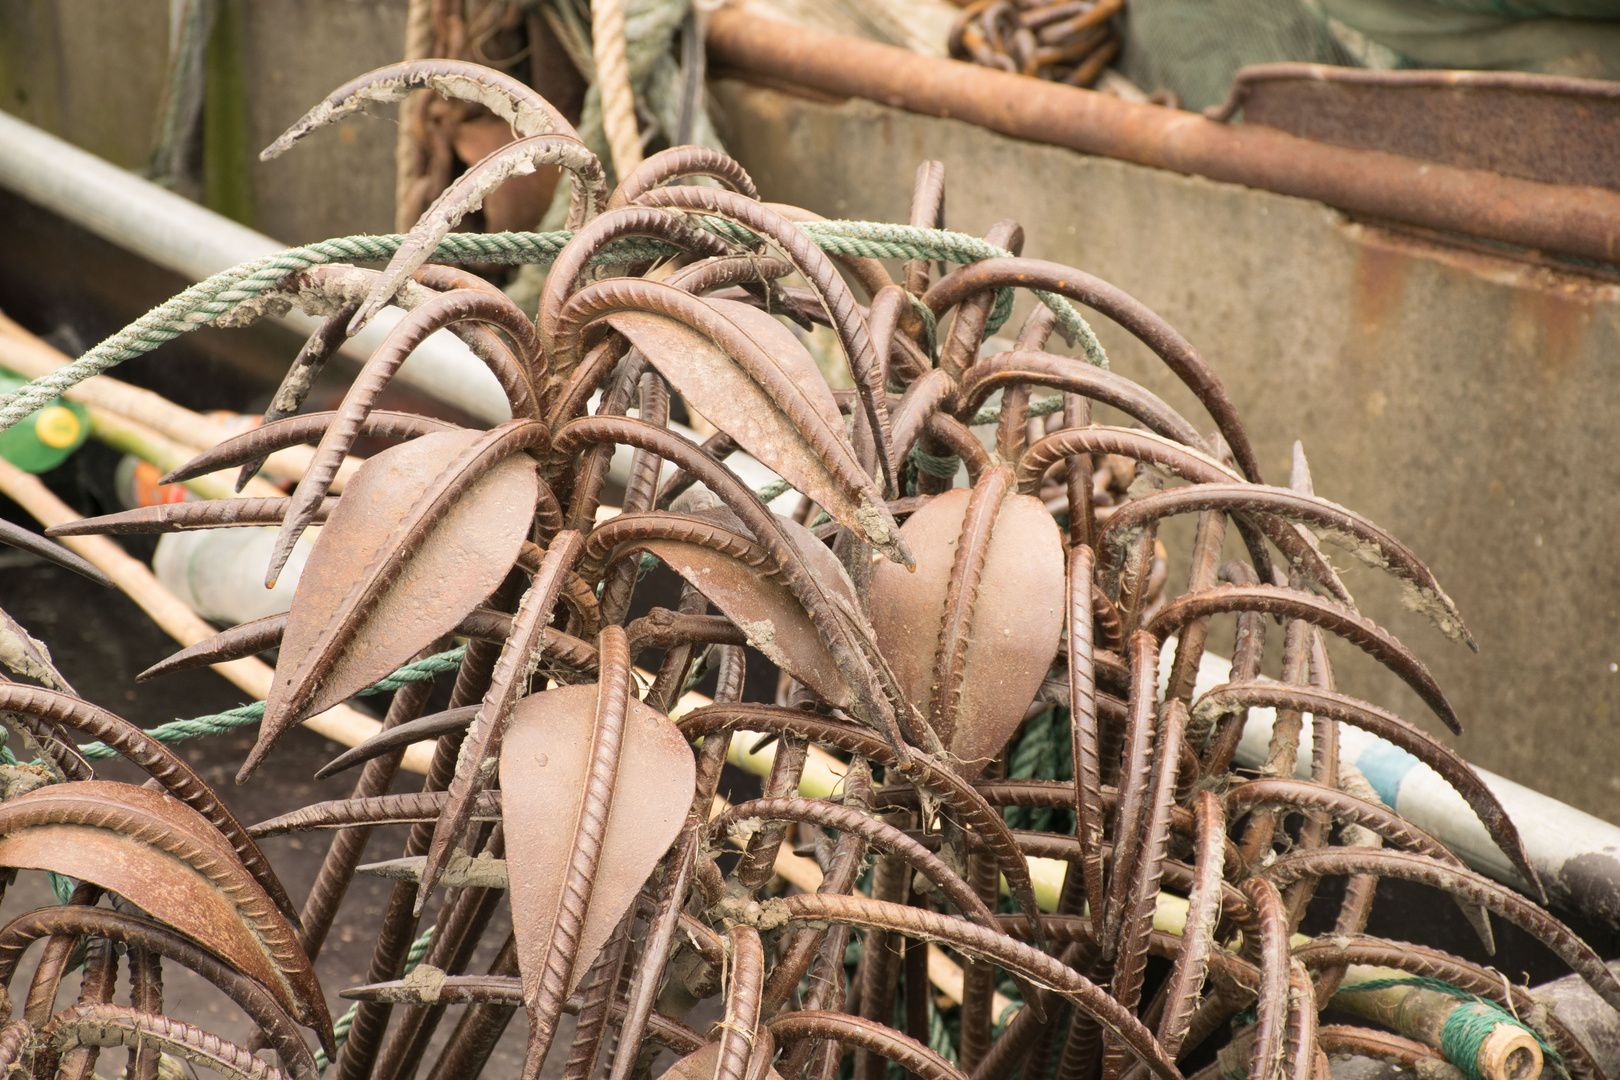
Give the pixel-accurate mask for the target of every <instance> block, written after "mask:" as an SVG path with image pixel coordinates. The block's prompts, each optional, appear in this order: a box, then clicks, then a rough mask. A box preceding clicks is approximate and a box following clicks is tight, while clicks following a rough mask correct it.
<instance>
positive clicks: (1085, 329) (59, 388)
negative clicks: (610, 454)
mask: <svg viewBox="0 0 1620 1080" xmlns="http://www.w3.org/2000/svg"><path fill="white" fill-rule="evenodd" d="M704 220H705V222H706V223H707V224H708V225H709V227H710V228H711V229H713V230H714V231H715V232H716V233H719V234H721V235H725V236H729V237H733V238H735V239H739V240H748V239H757V237H754V234H753V233H751V232H749V231H748V230H747V229H744V228H742V227H741V226H738V225H734V224H733V223H731V222H726V221H723V220H720V219H716V218H705V219H704ZM800 227H801V228H802V229H804V231H805V232H807V233H808V234H809V235H810V237H811V239H813V240H814V241H815V242H816V245H817V246H818V247H820V248H821V249H822V250H823V251H826V252H829V253H831V254H835V255H854V256H860V257H863V258H893V259H914V258H921V259H944V260H947V261H951V262H958V263H970V262H975V261H978V260H980V259H986V258H999V257H1005V256H1007V255H1009V254H1010V253H1009V252H1007V251H1004V250H1002V249H1001V248H998V247H996V246H995V245H994V244H987V243H985V242H984V241H983V240H980V239H979V238H977V237H974V236H968V235H967V234H966V233H957V232H950V231H949V230H946V229H922V228H917V227H914V226H910V225H887V224H884V223H881V222H873V221H815V222H806V223H804V224H803V225H801V226H800ZM572 238H573V234H572V233H569V232H565V231H560V232H549V233H528V232H508V233H451V234H450V235H448V236H446V237H445V238H444V239H443V240H441V241H440V242H439V246H438V248H437V249H436V250H435V251H434V253H433V256H432V261H435V262H496V263H549V262H552V261H554V260H555V259H556V257H557V254H558V252H560V251H561V250H562V249H563V246H564V245H566V244H567V243H568V241H569V240H571V239H572ZM403 240H404V236H402V235H400V234H397V233H396V234H390V235H384V236H344V237H338V238H336V239H333V240H322V241H320V242H318V243H314V244H306V245H304V246H303V247H296V248H289V249H288V250H286V251H283V252H280V253H278V254H276V255H268V256H264V257H263V258H259V259H252V260H250V261H248V262H245V263H242V264H241V265H239V266H233V267H231V268H230V269H228V270H221V271H220V272H219V273H217V274H214V275H213V276H212V277H210V278H208V279H207V280H205V281H200V282H198V283H197V284H195V285H193V286H191V287H190V288H188V289H186V290H185V291H183V292H181V293H180V294H179V295H177V296H174V297H172V298H170V299H169V300H167V301H165V302H164V303H162V304H159V305H158V306H157V307H155V308H153V309H152V310H151V311H148V312H147V313H146V314H144V315H142V316H141V317H140V318H138V319H136V320H135V321H134V322H132V323H130V324H129V325H128V326H126V327H124V328H123V329H122V330H119V331H118V332H117V333H115V334H113V335H112V336H111V337H109V338H107V339H106V340H105V341H103V342H101V343H100V344H99V345H97V346H96V347H95V348H93V349H91V350H90V351H89V352H87V353H85V354H84V355H83V356H81V357H79V358H78V359H77V360H75V361H73V362H72V363H70V364H65V365H63V366H62V367H60V368H58V369H56V370H55V371H53V372H51V373H50V374H48V375H42V376H40V377H39V378H37V379H35V380H34V381H33V382H30V383H29V384H28V385H26V386H24V387H22V388H20V389H19V390H17V391H16V392H14V393H12V394H9V395H7V396H6V397H4V398H0V431H4V430H5V429H7V428H9V427H11V426H12V425H13V424H16V423H17V422H18V421H20V420H22V419H23V418H24V417H27V416H29V415H30V414H32V413H34V412H35V411H37V410H39V409H41V408H44V407H45V406H46V405H48V404H50V402H51V401H52V400H53V399H55V398H57V397H59V396H60V395H61V394H62V393H63V392H64V391H66V390H68V389H70V388H72V387H74V386H77V385H78V384H79V383H81V382H83V381H84V380H86V379H88V378H91V377H92V376H95V375H100V374H102V373H103V372H105V371H108V370H110V369H111V368H114V367H116V366H117V365H118V364H120V363H122V362H123V361H125V360H130V359H133V358H135V357H137V356H143V355H145V354H146V353H149V352H151V351H152V350H153V349H155V348H157V347H158V346H159V345H162V344H163V343H164V342H166V341H172V340H173V339H175V338H177V337H179V336H180V335H181V334H183V333H185V332H187V331H189V330H195V329H196V328H197V327H199V326H206V325H208V324H210V323H213V322H215V321H216V320H218V319H219V318H220V317H221V316H223V315H227V314H229V313H230V312H231V311H233V310H235V309H236V308H237V307H238V306H239V305H240V304H242V303H243V302H244V301H247V300H251V299H253V298H254V297H256V296H258V295H259V294H261V293H263V292H264V291H265V290H267V289H272V288H275V287H276V286H278V285H279V284H280V283H281V282H282V281H283V279H285V278H286V277H287V275H289V274H294V273H297V272H298V271H300V270H307V269H309V268H310V267H312V266H320V265H324V264H327V263H334V262H377V261H383V260H387V259H389V258H392V257H393V254H394V252H395V251H397V250H398V249H399V245H400V244H401V242H402V241H403ZM672 250H673V249H672V248H670V247H669V246H668V245H665V244H662V243H658V242H654V241H646V240H635V239H630V240H622V241H619V242H617V243H615V244H613V245H611V246H610V247H608V248H607V249H605V250H604V251H602V252H600V253H598V255H597V256H596V257H595V258H594V259H592V260H591V262H592V263H593V264H595V263H616V264H620V265H622V264H624V263H626V262H639V261H644V260H648V259H656V258H660V257H662V256H664V255H667V254H669V253H670V252H671V251H672ZM1033 291H1034V292H1035V295H1036V296H1037V297H1039V298H1040V300H1041V301H1042V302H1043V303H1045V304H1046V305H1047V306H1048V307H1050V308H1051V309H1052V311H1053V312H1054V313H1055V314H1056V315H1057V316H1058V321H1059V323H1060V324H1061V325H1062V326H1063V328H1064V330H1065V332H1066V333H1067V334H1069V335H1070V337H1071V338H1072V339H1073V340H1074V341H1076V342H1077V343H1078V344H1079V345H1080V347H1081V348H1082V350H1083V351H1084V352H1085V354H1086V358H1087V359H1088V360H1089V361H1091V362H1092V363H1093V364H1096V365H1098V366H1099V367H1107V366H1108V357H1107V354H1106V353H1104V351H1103V348H1102V345H1101V344H1100V343H1099V342H1098V341H1097V338H1096V335H1095V334H1093V333H1092V332H1091V327H1090V326H1088V325H1087V324H1086V321H1085V320H1084V319H1082V318H1081V317H1080V314H1079V312H1077V311H1076V310H1075V309H1074V306H1073V305H1072V304H1070V303H1069V302H1068V301H1067V300H1065V299H1064V298H1063V297H1061V296H1058V295H1056V294H1055V293H1049V292H1044V291H1041V290H1033ZM1011 311H1012V290H1011V289H1003V290H1001V294H1000V295H999V296H998V297H997V299H996V307H995V310H994V311H993V312H992V317H991V319H990V322H989V324H987V326H986V328H985V332H986V334H990V333H994V332H995V330H996V329H998V328H999V327H1000V325H1001V324H1002V322H1005V320H1006V317H1007V315H1009V314H1010V313H1011ZM998 319H999V321H998Z"/></svg>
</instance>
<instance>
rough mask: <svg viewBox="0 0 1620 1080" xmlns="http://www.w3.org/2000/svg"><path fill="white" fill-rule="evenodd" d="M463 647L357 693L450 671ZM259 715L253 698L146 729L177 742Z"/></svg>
mask: <svg viewBox="0 0 1620 1080" xmlns="http://www.w3.org/2000/svg"><path fill="white" fill-rule="evenodd" d="M463 651H464V650H463V649H460V648H456V649H451V650H449V651H448V652H442V653H435V654H434V655H432V656H428V657H424V658H423V659H421V660H416V661H413V662H412V663H409V664H406V665H405V666H404V667H402V668H400V669H399V670H398V671H396V672H394V673H393V674H392V675H389V676H387V677H385V678H383V679H379V680H378V681H377V682H375V683H373V684H371V685H370V686H368V687H366V688H365V689H364V690H362V691H360V696H362V697H364V696H369V695H371V694H386V693H388V692H390V691H393V690H398V689H399V688H400V687H402V686H408V685H410V684H411V683H416V682H423V681H425V680H427V679H432V678H435V677H437V676H439V675H441V674H443V673H444V672H446V671H454V670H455V669H456V668H458V667H460V666H461V655H462V652H463ZM263 719H264V702H262V701H253V702H249V703H248V704H246V705H239V706H237V707H236V708H234V709H230V710H227V711H226V712H222V713H214V714H212V715H210V716H196V717H193V718H192V719H190V720H172V721H170V722H169V723H167V724H159V725H158V726H157V727H155V728H148V729H147V731H146V733H147V734H148V735H150V736H152V738H154V739H156V740H158V741H159V742H164V743H177V742H185V741H186V740H188V739H199V738H202V737H203V736H205V735H223V734H224V733H225V732H227V731H235V730H236V729H237V728H241V727H250V726H252V725H253V724H257V723H258V722H259V721H261V720H263ZM79 753H81V754H83V755H84V757H85V758H86V759H87V760H89V761H99V760H103V759H106V758H115V757H118V756H119V754H118V751H116V750H114V749H113V748H112V747H110V746H108V745H107V744H106V743H103V742H93V743H82V744H80V746H79Z"/></svg>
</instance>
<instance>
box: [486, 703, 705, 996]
mask: <svg viewBox="0 0 1620 1080" xmlns="http://www.w3.org/2000/svg"><path fill="white" fill-rule="evenodd" d="M597 693H598V691H597V687H596V686H567V687H560V688H558V689H556V690H548V691H546V692H545V693H542V694H535V695H532V696H530V697H527V698H525V699H524V700H523V701H522V702H520V703H519V705H518V707H517V709H516V711H515V712H514V714H513V717H512V724H511V727H510V729H509V730H508V731H507V733H506V738H505V740H504V742H503V743H502V748H501V789H502V792H503V800H502V804H501V819H502V821H503V822H505V823H506V827H507V830H508V840H507V852H508V866H509V867H510V868H511V870H510V874H511V881H512V893H513V896H514V898H515V901H516V903H517V904H518V905H520V907H519V913H518V914H517V915H516V917H515V919H514V924H515V926H516V927H517V933H518V942H519V955H520V957H531V958H534V959H538V958H539V950H540V949H541V947H542V946H543V944H544V943H545V942H546V941H547V940H548V939H549V938H550V936H551V934H552V932H553V930H552V927H553V926H554V925H555V922H556V918H557V910H558V907H557V905H558V904H559V903H560V902H561V901H560V899H559V897H558V889H559V887H560V886H561V884H562V882H563V878H564V876H565V874H564V871H565V869H566V867H567V865H568V863H569V860H570V859H571V858H572V856H573V852H574V830H573V828H572V827H571V826H572V823H573V822H574V821H575V820H576V819H577V818H578V817H579V815H580V813H581V810H580V808H579V807H580V799H581V796H582V795H583V792H584V780H585V777H586V776H587V772H588V768H587V766H588V759H589V756H590V750H591V746H592V739H591V732H592V728H593V722H594V717H595V713H596V708H597ZM623 724H624V733H623V740H624V746H623V749H622V751H620V758H619V763H618V772H617V779H616V780H615V781H614V785H615V787H617V788H621V789H622V790H623V791H624V792H625V797H624V798H615V799H614V800H613V802H612V808H611V810H610V811H609V812H608V815H607V818H606V821H605V822H604V823H602V824H603V825H604V826H605V829H604V832H603V834H602V839H601V850H602V853H601V861H600V862H599V863H598V865H597V869H596V873H595V875H594V877H593V880H592V887H591V893H590V901H589V908H588V911H587V913H586V915H585V919H584V923H583V925H581V926H580V927H578V928H577V929H576V930H575V933H576V934H577V935H578V944H577V946H576V947H577V949H578V954H579V956H580V958H581V961H582V962H581V963H576V964H575V965H574V975H573V976H571V977H570V978H571V981H572V982H573V983H576V984H577V982H578V979H579V978H581V977H583V976H584V973H585V969H586V968H587V967H588V966H589V965H590V962H591V961H592V960H594V959H595V958H596V954H597V953H598V952H599V951H600V950H601V947H602V944H603V942H605V941H606V940H607V938H608V935H609V934H610V933H611V932H612V930H613V927H614V925H615V924H617V923H618V921H619V918H620V916H621V915H622V914H623V913H624V911H625V909H626V908H627V907H628V906H629V904H630V902H631V901H632V900H633V899H634V898H635V894H636V892H637V891H638V890H639V889H640V888H641V884H642V882H644V881H645V880H646V879H647V875H648V874H649V873H651V872H652V869H653V867H655V866H656V865H657V864H658V861H659V859H660V858H661V857H662V856H663V854H664V851H665V850H666V849H667V848H668V847H669V845H670V844H671V843H673V842H674V840H675V835H676V833H678V832H679V831H680V827H681V823H682V822H683V821H684V820H685V817H686V811H687V808H688V807H689V806H690V805H691V802H692V787H693V784H694V783H695V771H694V766H693V761H692V753H691V751H690V750H689V749H688V748H687V746H686V740H685V739H683V738H681V735H680V732H679V731H678V730H677V729H676V728H675V726H674V725H673V724H672V723H670V721H669V718H668V717H666V716H664V715H663V714H662V713H659V712H657V711H656V710H653V709H650V708H647V707H646V706H644V705H642V704H641V703H640V702H635V701H632V702H630V703H629V706H628V713H627V715H626V717H625V719H624V721H623ZM520 967H522V968H523V974H524V983H525V992H524V996H525V999H526V1000H529V1001H533V1000H534V997H535V994H536V993H537V986H538V982H539V980H540V978H541V975H542V972H541V971H538V970H535V969H533V968H531V967H529V966H528V965H527V964H525V963H524V962H523V960H522V959H520ZM569 989H572V986H570V987H569ZM564 996H565V997H566V996H567V991H566V990H565V991H564Z"/></svg>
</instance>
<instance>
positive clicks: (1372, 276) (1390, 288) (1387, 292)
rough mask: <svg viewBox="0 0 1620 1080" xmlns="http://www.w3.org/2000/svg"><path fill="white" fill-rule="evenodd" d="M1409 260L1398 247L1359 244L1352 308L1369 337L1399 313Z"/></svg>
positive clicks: (1363, 330) (1404, 290)
mask: <svg viewBox="0 0 1620 1080" xmlns="http://www.w3.org/2000/svg"><path fill="white" fill-rule="evenodd" d="M1410 261H1411V257H1410V256H1409V255H1408V254H1407V253H1406V252H1404V251H1401V250H1400V249H1398V248H1393V247H1386V246H1384V245H1382V244H1362V246H1361V261H1360V262H1359V263H1358V264H1357V265H1356V311H1357V313H1358V314H1359V316H1360V319H1361V329H1362V332H1363V333H1364V334H1366V335H1368V336H1369V337H1370V336H1372V335H1374V334H1376V333H1378V332H1379V331H1380V330H1381V329H1383V327H1384V324H1385V322H1386V321H1387V320H1388V319H1389V318H1390V317H1391V316H1393V315H1397V314H1399V313H1400V306H1401V297H1402V296H1403V295H1404V293H1405V292H1406V268H1407V264H1408V263H1409V262H1410Z"/></svg>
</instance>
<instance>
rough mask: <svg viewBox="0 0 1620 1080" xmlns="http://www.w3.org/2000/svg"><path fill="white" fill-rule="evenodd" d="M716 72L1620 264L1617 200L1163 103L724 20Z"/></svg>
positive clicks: (717, 35) (716, 31) (731, 13)
mask: <svg viewBox="0 0 1620 1080" xmlns="http://www.w3.org/2000/svg"><path fill="white" fill-rule="evenodd" d="M708 43H709V49H710V56H711V58H712V60H713V62H714V64H715V66H716V67H717V68H718V69H721V70H729V71H732V72H735V73H737V74H740V75H744V76H754V77H758V78H762V79H766V80H770V81H775V82H777V83H783V82H785V83H787V84H789V85H790V86H802V87H804V88H806V89H808V90H814V91H819V92H821V93H827V94H837V95H841V96H847V97H862V98H867V99H869V100H872V101H876V102H880V103H882V104H885V105H891V106H894V107H896V108H902V109H909V110H911V111H913V112H920V113H924V114H927V115H929V116H945V117H950V118H952V119H957V120H964V121H967V122H968V123H971V124H978V125H980V126H982V127H987V128H989V129H991V130H992V131H999V132H1001V133H1002V134H1004V135H1011V136H1013V137H1014V138H1020V139H1029V140H1031V141H1033V142H1040V143H1049V144H1052V145H1055V146H1064V147H1067V148H1069V149H1071V150H1078V151H1080V152H1081V153H1084V154H1098V155H1101V156H1104V157H1113V158H1119V159H1120V160H1122V161H1131V162H1135V163H1136V164H1139V165H1149V166H1152V167H1154V168H1159V169H1168V170H1170V171H1172V172H1179V173H1185V174H1189V175H1193V176H1204V177H1208V178H1209V179H1211V180H1222V181H1225V182H1227V183H1233V184H1243V185H1246V186H1248V187H1256V188H1261V189H1263V190H1266V191H1275V192H1277V193H1279V194H1282V195H1294V196H1298V197H1300V198H1304V199H1315V200H1317V201H1318V202H1323V203H1326V204H1328V205H1329V206H1334V207H1338V208H1339V209H1342V210H1348V211H1352V212H1355V213H1360V214H1367V215H1371V216H1374V217H1379V218H1384V219H1387V220H1390V221H1398V222H1403V223H1407V224H1412V225H1419V226H1424V227H1427V228H1433V229H1440V230H1444V231H1447V232H1457V233H1465V234H1468V235H1472V236H1479V237H1483V238H1486V239H1489V240H1497V241H1502V242H1504V243H1508V244H1516V245H1520V246H1523V247H1527V248H1533V249H1537V250H1542V251H1548V252H1556V253H1560V254H1565V255H1575V256H1580V257H1582V258H1588V259H1596V260H1599V261H1601V262H1615V261H1617V260H1620V194H1616V193H1612V192H1608V191H1602V190H1596V189H1592V188H1565V187H1560V186H1555V185H1552V184H1542V183H1537V182H1535V181H1532V180H1520V179H1517V178H1513V177H1504V176H1499V175H1497V174H1494V173H1488V172H1483V171H1480V170H1471V169H1461V168H1457V167H1455V166H1450V165H1434V164H1430V163H1426V162H1419V161H1414V160H1410V159H1406V158H1401V157H1397V156H1395V155H1393V154H1385V153H1378V152H1374V151H1367V150H1350V149H1346V148H1343V147H1335V146H1326V145H1323V144H1320V143H1313V142H1311V141H1309V140H1307V139H1301V138H1298V137H1297V136H1292V135H1288V134H1285V133H1282V132H1279V131H1276V130H1274V129H1270V128H1264V127H1262V126H1260V125H1253V126H1245V125H1236V126H1228V125H1223V124H1217V123H1215V122H1214V121H1210V120H1205V119H1204V118H1203V117H1200V116H1195V115H1191V114H1188V113H1184V112H1177V111H1175V110H1171V109H1166V108H1162V107H1159V106H1156V105H1144V104H1136V103H1133V102H1126V101H1120V100H1119V99H1117V98H1113V97H1109V96H1107V95H1105V94H1097V93H1092V92H1088V91H1084V90H1079V89H1075V88H1072V87H1063V86H1057V85H1054V84H1051V83H1045V82H1040V81H1034V82H1031V81H1028V80H1025V79H1024V78H1023V77H1022V76H1018V75H1011V74H1007V73H1005V72H999V71H989V70H985V69H983V68H978V67H974V66H970V65H965V64H960V63H957V62H953V61H949V60H937V59H933V58H931V57H924V56H918V55H916V54H914V53H910V52H907V51H905V50H903V49H895V48H891V47H889V46H885V45H877V44H873V43H871V42H866V41H857V40H855V39H852V38H843V37H839V36H837V35H833V34H826V33H823V32H821V31H817V30H813V29H809V28H805V27H794V28H793V30H792V31H791V32H783V30H782V28H781V24H780V23H776V22H773V21H771V20H769V19H763V18H760V17H759V16H757V15H750V14H747V13H745V12H741V11H737V10H733V9H727V10H725V11H722V12H718V13H716V15H715V17H714V18H713V19H711V20H710V22H709V37H708Z"/></svg>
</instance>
